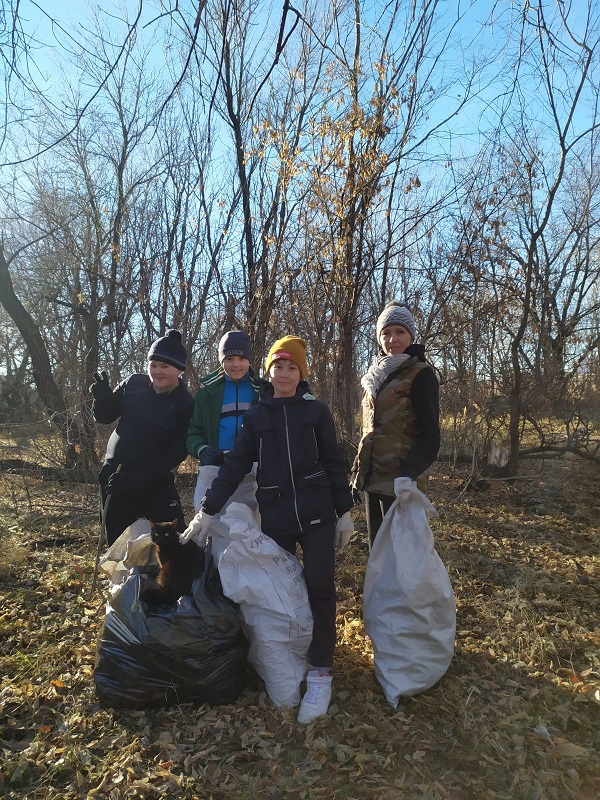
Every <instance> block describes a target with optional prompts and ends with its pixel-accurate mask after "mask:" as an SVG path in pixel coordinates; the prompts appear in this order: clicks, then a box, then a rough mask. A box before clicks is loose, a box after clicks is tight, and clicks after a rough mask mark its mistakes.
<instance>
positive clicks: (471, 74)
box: [0, 0, 600, 800]
mask: <svg viewBox="0 0 600 800" xmlns="http://www.w3.org/2000/svg"><path fill="white" fill-rule="evenodd" d="M599 5H600V4H598V2H597V0H578V2H577V3H575V2H572V3H571V2H556V1H555V0H552V1H551V0H538V2H537V3H532V2H526V1H525V0H521V1H520V2H519V0H472V2H470V1H469V0H466V2H461V1H460V0H446V1H445V2H443V1H442V0H391V1H390V2H385V3H384V2H379V1H378V0H377V1H376V0H353V2H348V1H347V0H340V1H339V2H338V0H334V2H331V3H325V2H323V0H309V2H304V1H303V2H296V3H293V4H292V3H290V2H288V0H275V2H271V3H267V2H262V1H261V0H235V2H234V1H233V0H221V2H212V1H211V0H197V2H194V3H191V2H188V0H173V2H164V3H159V2H145V1H142V0H140V1H139V2H136V1H135V0H123V2H122V3H121V4H120V5H116V4H112V3H110V2H103V3H102V4H101V7H99V6H100V4H98V6H91V5H90V7H89V9H88V8H87V7H86V6H84V4H83V3H71V4H65V3H62V4H58V3H54V2H52V0H49V1H48V2H45V3H43V4H41V3H40V4H38V3H35V2H31V0H0V55H1V57H2V67H1V68H2V84H1V87H0V108H1V109H2V115H1V116H0V230H1V232H2V238H1V240H0V244H1V246H0V430H1V435H0V543H1V547H0V584H1V589H2V599H3V605H2V610H1V613H0V675H2V688H1V689H0V794H3V795H4V796H6V797H7V798H11V800H12V799H13V798H14V800H21V798H27V800H32V799H35V800H58V798H61V800H64V798H67V799H68V800H71V798H72V799H73V800H76V799H78V798H82V797H85V798H100V799H101V800H103V799H104V798H106V800H108V799H109V798H110V800H134V799H135V800H140V799H141V798H162V797H172V798H182V800H196V799H197V798H202V800H242V799H243V798H253V800H256V798H261V800H307V799H309V800H310V799H311V798H313V799H314V800H319V799H322V798H329V800H332V799H333V798H337V799H338V800H342V798H348V799H351V800H371V799H373V800H375V798H376V800H473V798H477V800H480V798H483V799H484V800H592V798H594V800H595V798H597V797H598V796H599V795H600V771H599V765H600V759H599V758H598V753H599V751H600V739H599V729H598V705H599V704H600V658H599V655H598V652H599V651H598V645H599V644H600V629H599V627H598V619H599V611H600V600H599V595H598V553H599V542H600V529H599V526H598V520H599V519H600V495H599V492H598V454H599V442H600V438H599V433H598V421H599V420H598V417H599V412H598V399H597V398H598V380H599V377H600V375H599V371H600V361H599V354H598V342H599V336H600V315H599V310H600V296H599V281H598V278H599V272H600V259H599V250H598V234H599V218H598V209H599V199H600V195H599V177H600V176H599V167H598V157H597V148H598V135H599V122H600V118H599V105H598V101H599V90H600V86H599V83H598V81H599V80H600V69H599V65H598V57H599V54H600V51H599V44H600V43H599V36H600V19H599V17H600V7H599ZM391 298H397V299H400V300H403V301H406V302H408V303H409V304H410V305H411V306H412V308H413V311H414V314H415V317H416V319H417V324H418V328H419V337H418V338H419V340H421V341H423V342H424V343H425V345H426V347H427V353H428V357H429V358H430V360H431V362H432V363H433V365H434V366H435V368H436V370H437V372H438V375H439V378H440V386H441V406H442V409H441V410H442V425H443V443H442V451H441V453H440V458H439V460H438V462H437V463H436V464H435V465H434V467H433V471H432V472H433V474H432V479H431V481H430V488H429V490H428V494H429V495H430V497H431V499H432V501H433V503H434V505H435V506H436V508H437V509H438V512H439V517H438V518H437V519H435V520H432V521H431V524H432V528H433V530H434V533H435V541H436V548H437V550H438V551H439V553H440V555H441V557H442V559H443V561H444V564H445V565H446V566H447V568H448V571H449V574H450V577H451V580H452V585H453V587H454V591H455V597H456V604H457V639H456V650H455V657H454V659H453V662H452V665H451V667H450V669H449V671H448V674H447V675H446V676H445V677H444V679H443V680H442V681H441V682H440V684H439V685H437V686H436V687H434V688H433V689H432V690H431V691H430V692H426V693H424V694H422V695H420V696H418V697H416V698H407V699H406V701H403V702H402V703H401V705H400V706H399V708H398V709H395V710H394V709H391V707H389V706H388V705H387V703H386V702H385V699H384V698H383V695H382V692H381V687H380V686H379V685H378V683H377V680H376V678H375V674H374V670H373V651H372V647H371V643H370V641H369V640H368V638H367V637H365V634H364V627H363V623H362V618H361V603H362V588H363V581H364V570H365V567H366V563H367V558H368V549H367V545H366V532H365V524H364V514H363V511H362V509H361V508H357V509H355V510H354V512H353V516H354V519H355V523H356V529H357V534H356V536H355V537H354V538H353V540H352V541H351V542H350V544H349V545H348V547H347V548H346V550H345V551H344V553H343V554H342V555H341V556H339V557H338V564H337V567H338V580H337V584H338V618H337V629H338V647H337V650H336V665H335V666H336V680H335V688H334V702H333V704H332V708H331V710H330V715H329V716H328V717H325V718H323V719H322V720H320V721H318V722H317V723H315V725H313V726H309V727H308V729H306V730H305V729H303V728H302V727H301V726H298V725H297V724H296V722H295V716H294V712H293V711H290V710H285V709H284V710H281V709H276V708H274V707H273V706H272V704H270V703H269V702H268V699H267V698H266V695H265V692H264V687H262V686H261V684H260V682H259V681H258V680H257V679H256V677H255V676H254V678H252V677H251V676H250V683H249V685H248V686H247V687H246V689H245V690H244V692H243V694H242V696H241V697H240V699H239V701H238V702H237V703H236V704H231V705H229V706H227V707H219V708H215V709H211V708H209V707H208V706H206V705H202V706H200V707H195V706H194V707H191V706H190V705H184V706H177V707H174V708H171V709H158V710H157V709H151V710H148V711H147V712H146V711H140V712H129V713H128V712H126V711H118V710H113V709H101V708H99V706H98V702H97V698H96V697H95V694H94V683H93V677H92V676H93V669H94V659H95V652H96V643H97V637H98V633H99V631H100V629H101V625H102V621H103V608H104V602H103V600H102V598H101V597H100V596H99V594H98V593H96V594H92V593H91V592H90V588H91V583H92V575H93V570H94V554H95V551H96V543H97V541H98V539H97V537H98V535H99V524H98V509H97V497H96V487H97V484H96V482H95V473H96V471H97V466H98V459H99V457H100V456H101V455H102V453H103V448H104V444H105V440H106V436H107V433H108V432H107V431H106V430H98V429H97V428H96V426H95V425H94V423H93V420H92V419H91V416H90V405H91V402H90V396H89V394H88V391H87V388H88V386H89V384H90V383H91V379H92V375H93V373H94V371H95V370H97V369H98V368H106V369H107V370H108V372H109V373H110V377H111V381H112V382H113V384H114V383H116V382H117V381H118V380H119V379H121V378H124V377H126V376H127V375H128V374H129V373H130V372H131V371H132V370H144V369H145V358H146V354H147V350H148V345H149V343H150V342H151V341H152V340H153V339H155V338H156V337H157V336H159V335H161V334H163V333H164V332H165V330H166V329H167V328H169V327H178V328H180V329H181V330H182V332H183V335H184V338H185V342H186V344H187V346H188V350H189V353H190V368H189V370H188V371H187V373H186V379H187V380H188V382H189V385H190V388H191V390H192V391H194V390H195V389H196V388H197V385H198V380H199V378H200V377H201V376H202V375H203V374H204V373H205V372H206V371H208V370H209V369H211V368H212V367H214V366H216V355H217V342H218V339H219V337H220V335H221V334H222V332H223V331H224V330H227V329H230V328H233V327H240V328H244V329H246V330H247V331H248V332H249V334H250V335H251V337H252V341H253V345H254V349H255V353H256V365H257V366H258V368H259V371H260V365H261V364H262V359H263V357H264V354H265V351H266V349H267V348H268V346H269V345H270V343H271V342H272V340H273V338H274V337H276V336H277V337H278V336H280V335H281V334H283V333H296V334H299V335H301V336H303V337H305V338H306V340H307V341H308V343H309V363H310V368H311V370H310V380H311V384H312V386H313V389H314V390H315V392H316V393H317V394H318V395H319V396H321V397H322V398H323V399H324V400H326V401H328V402H329V403H330V404H331V406H332V408H333V410H334V413H335V415H336V421H337V424H338V430H339V432H340V435H341V436H343V439H344V442H345V444H346V445H347V449H348V454H349V456H351V455H352V451H353V448H354V447H355V445H356V441H357V436H358V424H359V423H358V418H357V411H358V402H359V396H360V390H359V377H360V375H361V373H362V372H363V371H364V369H365V367H366V366H367V364H368V363H369V361H370V360H371V358H372V357H373V355H374V352H375V347H376V342H375V339H374V329H375V320H376V318H377V316H378V314H379V312H380V311H381V308H382V306H383V304H384V303H385V302H386V301H387V300H389V299H391ZM104 427H107V426H104ZM534 455H535V456H536V458H535V459H534V458H527V459H526V458H525V457H526V456H534ZM554 456H562V458H554ZM194 466H195V465H194V464H193V463H191V460H190V461H189V462H188V463H186V464H184V465H183V466H182V468H181V469H180V473H179V476H178V481H179V484H180V488H181V492H182V498H183V500H184V503H185V509H186V516H187V518H189V517H190V515H191V513H192V512H193V506H192V492H193V488H192V487H193V484H194ZM495 477H500V478H502V479H501V480H496V479H494V478H495ZM48 478H51V480H48ZM467 489H479V490H484V491H477V492H475V491H467ZM100 583H101V586H100V588H101V589H102V591H105V590H106V581H105V580H104V579H101V581H100Z"/></svg>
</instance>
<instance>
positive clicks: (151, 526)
mask: <svg viewBox="0 0 600 800" xmlns="http://www.w3.org/2000/svg"><path fill="white" fill-rule="evenodd" d="M148 522H149V523H150V532H151V533H152V532H153V531H155V530H156V523H155V522H154V520H153V519H149V520H148Z"/></svg>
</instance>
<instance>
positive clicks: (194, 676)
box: [94, 548, 248, 709]
mask: <svg viewBox="0 0 600 800" xmlns="http://www.w3.org/2000/svg"><path fill="white" fill-rule="evenodd" d="M207 549H208V548H207ZM152 580H153V579H152V577H151V576H150V575H149V574H147V568H134V569H133V570H131V573H130V575H129V576H128V577H127V579H126V580H125V582H124V583H123V584H122V585H121V586H120V587H118V588H117V589H116V591H115V593H114V595H112V596H111V597H110V599H109V601H108V603H107V606H106V619H105V621H104V625H103V627H102V630H101V632H100V637H99V640H98V647H97V651H96V664H95V668H94V681H95V683H96V694H97V696H98V699H99V701H100V703H101V705H103V706H105V707H112V708H136V709H140V708H150V707H153V706H168V705H173V704H177V703H184V702H190V701H195V702H200V703H209V704H210V705H222V704H225V703H233V702H235V700H237V698H238V697H239V695H240V693H241V691H242V689H243V684H244V674H245V671H246V655H247V652H248V641H247V639H246V637H245V635H244V632H243V628H242V624H243V620H242V616H241V613H240V610H239V607H238V606H237V604H235V603H232V602H231V600H229V599H227V598H226V597H225V596H224V595H223V591H222V588H221V581H220V579H219V573H218V570H217V567H216V565H215V563H214V560H213V559H212V558H210V557H209V556H208V554H207V559H206V565H205V569H204V572H203V573H202V575H201V576H200V577H199V578H197V579H196V580H195V581H194V584H193V586H192V593H191V596H189V597H188V596H185V597H181V598H180V599H179V600H178V601H177V603H176V604H175V605H172V606H159V607H157V608H153V607H149V606H148V605H147V604H146V603H145V602H143V601H141V600H140V598H139V596H140V591H141V590H142V588H143V586H144V585H145V582H146V581H152Z"/></svg>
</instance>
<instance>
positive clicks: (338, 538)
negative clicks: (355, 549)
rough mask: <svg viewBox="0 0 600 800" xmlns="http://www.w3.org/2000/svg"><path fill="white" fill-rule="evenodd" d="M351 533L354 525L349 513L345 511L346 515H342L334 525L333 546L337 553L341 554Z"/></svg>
mask: <svg viewBox="0 0 600 800" xmlns="http://www.w3.org/2000/svg"><path fill="white" fill-rule="evenodd" d="M353 533H354V523H353V522H352V517H351V516H350V512H349V511H346V513H345V514H342V516H341V517H340V518H339V519H338V521H337V522H336V525H335V536H334V539H333V544H334V547H335V549H336V550H337V552H338V553H341V552H342V550H343V549H344V547H346V545H347V544H348V542H349V541H350V537H351V536H352V534H353Z"/></svg>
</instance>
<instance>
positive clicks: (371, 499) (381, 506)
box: [365, 492, 395, 550]
mask: <svg viewBox="0 0 600 800" xmlns="http://www.w3.org/2000/svg"><path fill="white" fill-rule="evenodd" d="M394 500H395V498H394V497H391V496H390V495H387V494H375V493H374V492H365V510H366V513H367V533H368V535H369V550H370V549H371V546H372V544H373V542H374V541H375V537H376V536H377V531H378V530H379V527H380V525H381V523H382V522H383V518H384V516H385V515H386V513H387V512H388V511H389V509H390V506H391V505H392V503H393V502H394Z"/></svg>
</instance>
